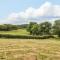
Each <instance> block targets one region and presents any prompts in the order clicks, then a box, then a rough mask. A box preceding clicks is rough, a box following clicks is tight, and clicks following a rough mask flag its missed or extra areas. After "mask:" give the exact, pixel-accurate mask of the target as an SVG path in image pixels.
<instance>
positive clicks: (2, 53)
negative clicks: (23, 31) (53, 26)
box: [0, 39, 60, 60]
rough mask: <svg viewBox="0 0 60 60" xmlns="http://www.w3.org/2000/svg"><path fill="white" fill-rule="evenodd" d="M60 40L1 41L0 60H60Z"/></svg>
mask: <svg viewBox="0 0 60 60" xmlns="http://www.w3.org/2000/svg"><path fill="white" fill-rule="evenodd" d="M59 40H60V39H45V40H32V39H30V40H29V39H27V40H25V39H24V40H22V39H0V60H60V41H59Z"/></svg>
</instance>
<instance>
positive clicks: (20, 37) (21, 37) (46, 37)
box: [0, 34, 54, 39]
mask: <svg viewBox="0 0 60 60" xmlns="http://www.w3.org/2000/svg"><path fill="white" fill-rule="evenodd" d="M0 38H13V39H14V38H18V39H48V38H54V36H50V35H48V36H32V35H11V34H0Z"/></svg>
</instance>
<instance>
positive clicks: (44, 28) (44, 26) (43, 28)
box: [40, 22, 52, 35]
mask: <svg viewBox="0 0 60 60" xmlns="http://www.w3.org/2000/svg"><path fill="white" fill-rule="evenodd" d="M51 27H52V25H51V23H50V22H43V23H41V24H40V32H41V34H42V35H49V34H50V31H51Z"/></svg>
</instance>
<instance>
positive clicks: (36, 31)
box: [31, 24, 38, 35]
mask: <svg viewBox="0 0 60 60" xmlns="http://www.w3.org/2000/svg"><path fill="white" fill-rule="evenodd" d="M31 30H32V34H33V35H38V24H34V25H33V26H32V28H31Z"/></svg>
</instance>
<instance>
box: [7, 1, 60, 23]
mask: <svg viewBox="0 0 60 60" xmlns="http://www.w3.org/2000/svg"><path fill="white" fill-rule="evenodd" d="M48 19H49V20H54V19H60V5H53V4H52V3H50V2H45V3H44V4H42V5H41V6H40V7H39V8H33V7H29V8H28V9H26V10H25V11H23V12H18V13H15V12H14V13H11V14H10V15H9V16H8V18H7V23H12V24H14V23H15V24H20V23H28V22H29V21H36V22H41V21H44V20H48Z"/></svg>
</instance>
